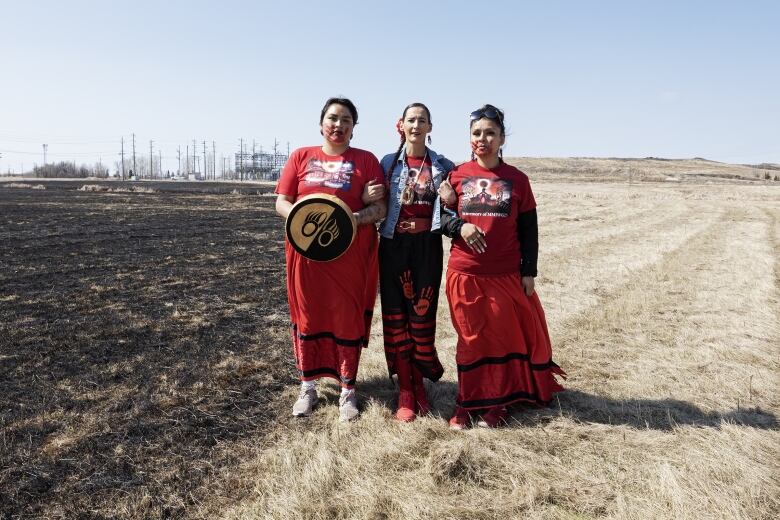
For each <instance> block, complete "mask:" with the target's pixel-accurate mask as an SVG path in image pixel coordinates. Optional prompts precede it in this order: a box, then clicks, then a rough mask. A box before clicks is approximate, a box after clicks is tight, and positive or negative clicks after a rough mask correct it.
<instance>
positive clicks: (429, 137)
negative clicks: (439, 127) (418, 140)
mask: <svg viewBox="0 0 780 520" xmlns="http://www.w3.org/2000/svg"><path fill="white" fill-rule="evenodd" d="M428 144H429V145H430V144H431V134H428Z"/></svg>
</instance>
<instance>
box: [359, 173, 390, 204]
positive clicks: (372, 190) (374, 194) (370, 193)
mask: <svg viewBox="0 0 780 520" xmlns="http://www.w3.org/2000/svg"><path fill="white" fill-rule="evenodd" d="M384 198H385V185H384V184H381V183H379V182H376V181H375V180H374V179H371V180H370V181H368V182H367V183H366V185H365V186H363V195H362V197H361V199H362V200H363V204H365V205H369V204H371V203H372V202H376V201H378V200H381V199H384Z"/></svg>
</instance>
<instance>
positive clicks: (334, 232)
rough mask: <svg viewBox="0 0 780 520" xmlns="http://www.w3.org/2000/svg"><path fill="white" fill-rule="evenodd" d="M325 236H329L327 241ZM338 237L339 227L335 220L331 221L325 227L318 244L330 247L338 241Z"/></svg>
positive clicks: (318, 238)
mask: <svg viewBox="0 0 780 520" xmlns="http://www.w3.org/2000/svg"><path fill="white" fill-rule="evenodd" d="M325 235H327V236H328V240H327V241H326V240H325V239H324V237H325ZM338 236H339V226H338V224H336V220H335V219H330V220H329V221H327V222H326V223H325V226H323V229H322V231H321V232H320V236H318V237H317V243H318V244H319V245H321V246H322V247H328V246H329V245H330V244H331V243H332V242H333V241H334V240H336V237H338Z"/></svg>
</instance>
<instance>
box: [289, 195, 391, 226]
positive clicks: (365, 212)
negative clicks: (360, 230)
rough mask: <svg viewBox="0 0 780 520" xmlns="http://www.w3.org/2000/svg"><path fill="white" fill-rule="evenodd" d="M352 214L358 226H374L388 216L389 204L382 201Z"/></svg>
mask: <svg viewBox="0 0 780 520" xmlns="http://www.w3.org/2000/svg"><path fill="white" fill-rule="evenodd" d="M277 211H278V210H277ZM352 214H353V215H354V216H355V222H357V225H358V226H359V225H361V224H373V223H374V222H376V221H378V220H382V219H383V218H385V215H386V214H387V203H386V202H385V199H380V200H377V201H374V202H372V203H371V204H369V205H368V206H366V207H365V208H363V209H361V210H360V211H356V212H354V213H352Z"/></svg>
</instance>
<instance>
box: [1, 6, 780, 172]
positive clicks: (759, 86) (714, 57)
mask: <svg viewBox="0 0 780 520" xmlns="http://www.w3.org/2000/svg"><path fill="white" fill-rule="evenodd" d="M0 78H1V79H0V153H2V154H3V157H2V158H0V169H1V170H2V171H3V172H5V171H6V170H7V169H8V168H9V167H10V168H11V169H12V170H18V169H19V168H20V166H21V163H23V162H24V163H25V167H26V168H27V167H29V166H30V165H31V164H32V163H33V162H38V163H40V162H41V161H42V152H41V150H42V148H41V144H42V143H44V142H45V143H48V145H49V154H48V157H49V160H50V161H53V160H61V159H66V160H74V159H75V160H76V161H77V162H79V163H81V162H84V163H94V162H95V161H96V160H97V159H98V158H99V157H102V159H103V161H104V162H106V163H109V164H113V161H115V160H117V158H118V155H117V154H118V153H119V139H120V137H121V136H124V137H125V139H126V141H127V140H128V139H129V138H130V134H131V133H132V132H135V134H136V139H137V147H138V153H146V154H148V152H149V140H150V139H153V140H154V141H155V150H157V149H158V147H159V148H160V149H161V150H162V153H163V156H164V158H165V159H164V162H165V164H164V166H165V167H166V168H173V169H175V167H176V160H175V157H176V146H177V145H181V147H182V152H183V151H184V147H185V145H187V144H188V143H190V144H191V143H192V140H193V139H196V140H197V141H198V142H199V143H200V142H202V141H203V140H206V141H207V142H208V143H209V147H210V146H211V142H212V141H216V146H217V155H218V156H219V155H220V154H226V155H227V154H231V153H233V152H235V151H237V149H238V142H239V138H242V137H243V138H244V139H246V140H248V141H249V142H251V141H252V139H255V140H256V141H257V143H258V146H260V145H262V146H263V148H264V149H265V150H268V148H269V147H270V146H272V144H273V141H274V138H276V139H278V140H279V141H280V142H281V143H282V147H283V148H285V149H286V145H287V143H288V142H289V143H290V146H291V147H292V148H295V147H298V146H305V145H312V144H318V143H319V142H320V134H319V129H318V126H317V123H318V117H319V111H320V108H321V107H322V103H323V101H324V100H325V99H326V98H327V97H329V96H331V95H339V94H341V95H345V96H348V97H350V98H352V99H353V100H354V101H355V103H356V104H357V106H358V109H359V111H360V123H359V125H358V126H357V128H356V132H355V134H356V137H355V140H354V141H353V145H354V146H356V147H359V148H366V149H368V150H371V151H372V152H374V153H375V154H376V155H378V156H381V155H382V154H385V153H389V152H390V151H392V150H394V149H395V147H396V146H397V143H398V140H397V135H396V133H395V130H394V121H395V119H396V118H397V117H398V116H399V115H400V112H401V110H402V109H403V107H404V106H405V105H406V104H408V103H410V102H413V101H422V102H424V103H426V104H428V106H429V107H430V108H431V111H432V116H433V122H434V131H433V134H432V137H433V148H434V149H436V150H437V151H439V152H443V153H445V154H446V155H447V156H449V157H451V158H453V159H454V160H462V159H464V158H466V157H467V155H468V150H469V148H468V113H469V112H471V111H472V110H473V109H475V108H477V107H478V106H480V105H482V104H483V103H486V102H489V103H493V104H495V105H497V106H499V107H502V108H504V109H505V110H506V117H507V123H508V131H509V136H508V138H507V145H506V150H505V152H506V153H507V154H508V155H528V156H598V157H605V156H617V157H645V156H659V157H671V158H682V157H695V156H698V157H705V158H709V159H713V160H719V161H725V162H738V163H758V162H776V163H777V162H780V2H775V1H745V2H737V1H732V2H720V1H697V0H691V1H662V0H656V1H639V0H637V1H627V0H624V1H596V0H591V1H586V0H581V1H573V0H572V1H554V0H551V1H545V2H540V1H496V0H494V1H490V0H486V1H483V2H475V1H473V0H472V1H448V2H445V1H441V2H436V1H423V0H417V1H407V0H397V1H393V2H375V1H369V0H363V1H352V0H345V1H339V2H314V1H286V2H281V1H280V2H263V1H256V2H249V1H246V2H231V1H222V2H216V1H214V2H200V1H192V0H188V1H166V2H151V1H139V0H133V1H124V2H119V1H68V2H61V1H35V0H30V1H25V2H22V1H19V0H2V1H0ZM201 146H202V145H201ZM126 149H127V148H126ZM19 152H25V153H19ZM155 153H156V152H155Z"/></svg>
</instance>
